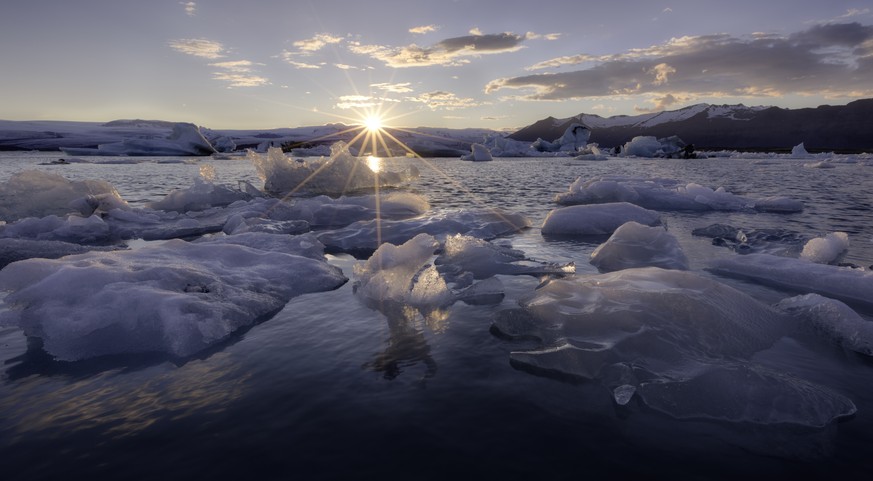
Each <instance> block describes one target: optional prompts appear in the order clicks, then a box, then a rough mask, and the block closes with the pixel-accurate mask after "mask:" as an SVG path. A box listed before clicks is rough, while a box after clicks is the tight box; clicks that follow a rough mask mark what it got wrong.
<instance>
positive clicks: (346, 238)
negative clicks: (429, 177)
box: [318, 209, 531, 254]
mask: <svg viewBox="0 0 873 481" xmlns="http://www.w3.org/2000/svg"><path fill="white" fill-rule="evenodd" d="M530 226H531V222H530V220H529V219H528V218H527V217H525V216H523V215H521V214H516V213H513V212H508V211H504V210H501V209H481V210H468V209H459V210H445V211H439V212H435V213H432V214H428V215H424V216H420V217H416V218H413V219H407V220H382V221H376V220H370V221H358V222H355V223H353V224H351V225H348V226H346V227H343V228H341V229H336V230H329V231H325V232H322V233H320V234H318V239H319V240H320V241H321V242H322V243H323V244H324V245H325V247H326V249H327V250H328V251H329V252H330V251H334V252H336V251H338V252H349V253H352V254H362V253H371V252H373V251H374V250H376V249H377V248H378V247H379V245H380V242H379V241H380V239H381V241H382V242H388V243H391V244H395V245H399V244H403V243H404V242H406V241H408V240H409V239H412V238H413V237H415V236H417V235H418V234H430V235H432V236H435V237H437V238H438V239H445V237H446V236H449V235H453V234H466V235H469V236H473V237H478V238H480V239H486V240H489V239H494V238H496V237H500V236H503V235H509V234H514V233H517V232H520V231H522V230H524V229H527V228H529V227H530Z"/></svg>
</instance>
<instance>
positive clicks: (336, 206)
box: [289, 191, 430, 227]
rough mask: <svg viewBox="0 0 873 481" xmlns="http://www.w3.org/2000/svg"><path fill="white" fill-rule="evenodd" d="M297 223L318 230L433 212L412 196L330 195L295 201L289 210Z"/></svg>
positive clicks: (409, 194)
mask: <svg viewBox="0 0 873 481" xmlns="http://www.w3.org/2000/svg"><path fill="white" fill-rule="evenodd" d="M289 209H290V211H291V213H292V214H291V215H292V216H293V217H294V218H295V219H302V220H305V221H307V222H309V224H310V225H312V226H314V227H335V226H346V225H349V224H351V223H353V222H357V221H360V220H371V219H375V218H376V217H377V215H378V216H379V217H380V218H382V219H408V218H410V217H415V216H418V215H421V214H424V213H425V212H427V211H428V209H430V203H428V201H427V199H426V198H425V197H424V196H422V195H419V194H414V193H411V192H401V191H397V192H383V193H380V194H379V197H376V195H373V194H371V195H363V196H343V197H340V198H338V199H333V198H331V197H328V196H326V195H320V196H318V197H313V198H308V199H303V198H300V199H295V201H294V204H293V205H292V206H291V207H290V208H289Z"/></svg>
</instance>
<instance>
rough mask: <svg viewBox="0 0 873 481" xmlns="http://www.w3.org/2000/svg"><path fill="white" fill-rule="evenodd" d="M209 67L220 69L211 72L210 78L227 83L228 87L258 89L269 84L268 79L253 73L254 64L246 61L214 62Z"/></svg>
mask: <svg viewBox="0 0 873 481" xmlns="http://www.w3.org/2000/svg"><path fill="white" fill-rule="evenodd" d="M209 65H210V66H212V67H217V68H219V69H221V70H220V71H218V72H213V74H212V78H214V79H216V80H221V81H223V82H227V83H228V87H259V86H261V85H267V84H269V83H270V80H269V79H267V78H265V77H261V76H260V75H256V74H255V73H254V69H253V67H254V66H255V63H253V62H250V61H248V60H231V61H227V62H215V63H211V64H209ZM259 65H260V64H259Z"/></svg>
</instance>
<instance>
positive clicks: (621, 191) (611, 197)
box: [555, 176, 803, 213]
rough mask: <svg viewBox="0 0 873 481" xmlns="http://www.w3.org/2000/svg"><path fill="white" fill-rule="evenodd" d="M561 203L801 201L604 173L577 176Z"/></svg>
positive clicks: (695, 205)
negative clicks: (586, 177)
mask: <svg viewBox="0 0 873 481" xmlns="http://www.w3.org/2000/svg"><path fill="white" fill-rule="evenodd" d="M555 202H556V203H558V204H561V205H578V204H603V203H609V202H630V203H632V204H636V205H639V206H640V207H645V208H646V209H653V210H671V211H672V210H680V211H682V210H690V211H708V210H719V211H739V210H748V211H751V210H757V211H761V212H778V213H790V212H801V211H802V210H803V204H802V203H801V202H800V201H797V200H794V199H790V198H787V197H781V196H771V197H765V198H762V199H751V198H746V197H742V196H739V195H736V194H732V193H730V192H727V191H726V190H725V189H724V188H723V187H719V188H717V189H714V190H713V189H711V188H709V187H706V186H702V185H699V184H695V183H682V182H680V181H678V180H675V179H663V178H649V179H646V178H637V177H623V176H605V177H599V178H594V179H590V180H583V179H582V178H581V177H580V178H578V179H576V181H574V182H573V183H572V184H571V185H570V188H569V190H568V191H567V192H564V193H562V194H558V195H556V196H555Z"/></svg>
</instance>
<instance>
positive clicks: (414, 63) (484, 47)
mask: <svg viewBox="0 0 873 481" xmlns="http://www.w3.org/2000/svg"><path fill="white" fill-rule="evenodd" d="M525 38H526V37H524V36H522V35H517V34H514V33H509V32H506V33H497V34H481V33H480V32H479V31H478V29H473V30H471V35H465V36H462V37H452V38H447V39H445V40H442V41H440V42H439V43H437V44H435V45H433V46H430V47H420V46H418V45H416V44H412V45H408V46H405V47H387V46H381V45H363V44H360V43H358V42H350V44H349V49H350V50H351V51H352V52H353V53H357V54H360V55H366V56H369V57H371V58H374V59H376V60H379V61H381V62H384V63H385V65H387V66H389V67H394V68H403V67H428V66H433V65H442V66H457V65H463V64H466V63H469V59H468V57H476V56H479V55H486V54H497V53H506V52H514V51H517V50H519V49H521V48H522V45H521V44H522V42H523V41H524V40H525Z"/></svg>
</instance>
